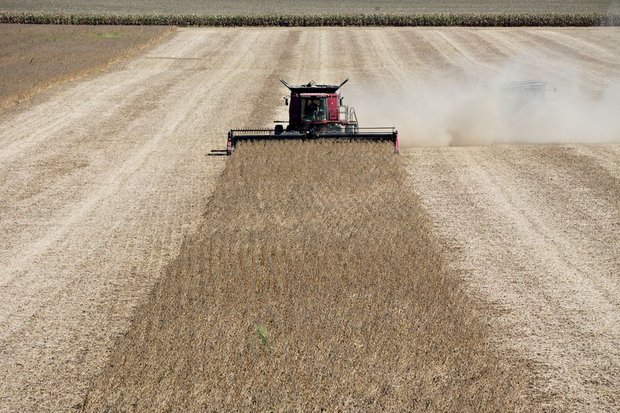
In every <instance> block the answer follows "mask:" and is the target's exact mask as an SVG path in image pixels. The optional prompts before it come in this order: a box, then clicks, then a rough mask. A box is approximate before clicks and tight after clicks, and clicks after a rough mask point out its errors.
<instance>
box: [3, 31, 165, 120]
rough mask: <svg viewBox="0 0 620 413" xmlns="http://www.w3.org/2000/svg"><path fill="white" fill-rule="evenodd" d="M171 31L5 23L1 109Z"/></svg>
mask: <svg viewBox="0 0 620 413" xmlns="http://www.w3.org/2000/svg"><path fill="white" fill-rule="evenodd" d="M168 32H170V29H169V28H165V27H139V28H132V27H122V26H114V27H110V26H98V27H92V26H41V25H36V26H35V25H10V24H5V25H0V49H1V50H2V54H0V79H1V82H2V83H1V85H2V87H1V88H0V108H1V107H2V106H6V105H7V104H15V103H19V101H21V100H23V99H24V98H25V97H27V96H29V95H31V94H32V93H35V92H36V91H37V90H40V89H43V88H45V87H48V86H49V85H50V84H53V83H55V82H59V81H63V80H67V79H70V78H75V77H78V76H81V75H84V74H87V73H94V72H96V71H97V70H100V69H102V68H103V67H105V66H106V65H108V64H110V63H111V62H112V61H114V60H116V59H119V58H121V57H127V56H128V54H129V53H130V52H135V51H136V49H140V48H141V47H144V46H145V44H148V43H150V42H154V41H156V40H157V39H159V38H161V36H163V35H164V34H166V33H168Z"/></svg>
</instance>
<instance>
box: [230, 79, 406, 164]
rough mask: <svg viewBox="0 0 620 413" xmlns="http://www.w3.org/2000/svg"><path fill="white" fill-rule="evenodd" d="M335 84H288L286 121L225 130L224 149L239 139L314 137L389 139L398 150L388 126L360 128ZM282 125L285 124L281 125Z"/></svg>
mask: <svg viewBox="0 0 620 413" xmlns="http://www.w3.org/2000/svg"><path fill="white" fill-rule="evenodd" d="M347 81H348V79H347V80H345V81H344V82H342V83H340V84H339V85H317V84H316V83H315V82H310V83H308V84H307V85H289V84H288V83H287V82H286V81H284V80H281V82H282V84H284V86H286V87H287V88H288V89H289V90H290V92H291V94H290V97H285V98H284V99H285V104H286V105H287V106H289V120H288V122H276V126H275V128H274V129H232V130H230V132H228V141H227V145H226V152H227V153H228V155H231V154H232V153H233V151H234V149H235V147H236V146H237V144H238V143H239V142H243V141H261V140H302V141H305V140H314V139H330V140H344V141H362V140H365V141H377V142H392V144H393V145H394V148H395V150H396V152H398V151H399V142H398V131H397V130H396V128H394V127H393V126H392V127H377V128H360V127H359V125H358V122H357V115H356V114H355V109H353V108H352V107H348V106H345V105H343V103H342V101H343V98H342V96H340V93H338V90H339V89H340V88H341V87H342V86H343V85H344V84H345V83H347ZM283 124H287V125H286V127H284V125H283Z"/></svg>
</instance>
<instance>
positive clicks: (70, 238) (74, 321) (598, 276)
mask: <svg viewBox="0 0 620 413" xmlns="http://www.w3.org/2000/svg"><path fill="white" fill-rule="evenodd" d="M619 34H620V30H618V29H616V28H591V29H574V28H564V29H534V28H522V29H468V28H458V29H457V28H435V29H422V28H417V29H397V28H389V29H385V28H381V29H378V28H365V29H360V28H356V29H354V28H316V29H297V28H288V29H247V28H246V29H233V28H230V29H179V30H177V31H176V32H175V33H173V34H172V35H171V36H169V37H167V38H165V40H164V41H162V42H160V43H158V44H156V45H154V46H152V47H149V48H148V49H145V51H144V53H143V54H142V55H140V56H136V57H134V58H132V59H128V60H126V61H124V62H122V63H119V64H117V65H115V66H113V67H112V68H110V69H109V70H107V71H105V72H104V73H101V74H99V75H97V76H90V77H87V78H84V79H82V80H80V81H77V82H71V83H66V84H62V85H59V86H57V87H55V88H52V89H50V90H48V91H46V92H45V93H43V94H41V95H39V96H37V98H36V99H34V100H32V101H29V103H28V105H20V107H14V108H12V109H10V110H8V111H5V112H3V113H2V114H0V123H1V125H2V128H0V160H1V162H0V185H1V188H0V191H1V193H2V197H0V226H1V228H2V231H0V268H2V269H3V270H2V271H1V272H0V411H3V412H4V411H7V412H9V411H10V412H12V411H42V412H56V411H80V410H85V411H106V410H107V411H131V410H132V409H137V410H142V411H175V410H176V411H187V410H188V409H189V410H192V409H201V408H202V409H205V410H230V409H233V408H242V409H245V410H248V409H255V410H269V409H273V410H285V409H291V408H299V409H302V410H309V409H319V408H321V407H323V408H326V409H327V410H335V409H342V410H391V409H394V410H402V409H403V408H406V409H409V410H416V409H417V410H430V411H445V410H453V411H485V410H488V411H491V410H493V411H498V410H499V411H515V410H517V411H518V410H522V411H532V410H536V409H541V410H546V411H610V412H611V411H617V410H618V408H619V407H620V395H619V393H618V390H617V389H618V385H619V383H620V368H619V366H620V351H619V350H618V348H620V347H619V346H618V345H617V344H618V342H619V341H620V329H619V327H618V326H619V325H620V320H619V318H620V311H619V310H620V308H619V307H620V302H619V301H618V297H620V294H619V292H620V286H619V285H618V277H617V268H618V267H620V256H619V255H618V245H620V240H619V239H618V234H619V231H618V223H619V222H620V216H619V215H620V208H618V205H619V203H620V194H619V193H618V188H619V187H620V185H619V181H620V162H618V159H619V158H620V147H619V146H618V145H617V144H607V145H563V146H562V145H560V146H558V145H537V146H522V145H513V144H504V145H495V146H487V147H438V148H437V147H435V148H406V149H405V150H403V153H402V155H401V156H396V155H394V154H393V153H392V150H391V148H390V147H389V145H370V144H320V143H317V144H307V145H303V144H301V143H289V144H275V143H274V144H269V145H242V146H240V148H239V151H238V152H237V153H236V154H235V155H234V156H233V157H232V158H226V157H219V156H210V155H212V152H211V151H212V150H214V149H222V147H223V143H224V139H225V135H226V132H227V130H228V129H229V128H230V127H233V126H235V127H243V126H268V125H269V124H270V122H271V121H272V120H273V119H277V118H280V117H282V116H284V114H283V112H282V109H281V108H280V105H281V96H282V95H283V93H284V92H285V91H283V90H282V88H281V87H279V86H278V80H279V79H280V78H285V79H288V80H291V81H298V82H301V81H308V80H311V79H316V80H320V81H325V82H336V81H340V80H342V78H343V77H350V78H351V81H350V84H349V85H347V86H346V88H347V89H345V90H344V93H345V95H347V96H348V95H349V94H350V95H351V96H355V97H357V100H353V99H349V102H350V103H352V104H354V105H355V104H356V103H358V102H359V103H360V112H359V116H360V118H361V119H362V121H363V119H372V117H373V116H372V115H373V114H372V112H371V111H369V109H368V108H369V107H370V108H372V107H373V106H372V103H373V102H372V99H371V101H370V102H368V101H365V100H364V92H366V91H370V90H373V91H381V90H384V91H387V93H388V95H389V94H390V93H391V92H394V93H396V91H402V90H403V85H407V84H410V83H411V82H413V83H414V84H415V83H416V82H418V83H419V82H423V81H424V79H425V78H426V77H427V76H435V75H436V74H437V73H442V74H444V75H445V77H446V78H454V79H463V80H467V79H471V78H476V77H490V76H494V75H497V74H498V73H503V72H504V68H505V67H506V65H507V64H509V63H511V62H514V61H519V60H521V59H523V57H525V62H526V64H524V65H523V73H524V74H525V75H529V74H542V75H543V76H544V79H543V80H553V79H558V82H559V83H558V84H559V85H560V86H565V85H566V84H567V83H570V81H571V80H572V79H573V78H574V77H573V76H572V75H569V74H567V66H566V62H567V60H568V61H570V68H571V70H577V71H578V72H579V73H580V79H582V80H583V85H580V87H582V89H583V90H584V91H585V92H584V93H585V94H587V95H588V96H590V95H592V96H598V95H600V94H601V93H603V91H605V90H606V89H607V88H608V86H609V85H610V84H613V83H614V82H615V81H616V80H617V79H618V75H619V70H620V61H619V60H620V58H619V56H620V50H619V49H620V43H618V42H616V41H614V39H617V38H618V35H619ZM356 85H357V86H356ZM349 88H350V89H349ZM356 88H357V89H356ZM362 109H363V110H362ZM364 115H365V116H366V118H364ZM394 116H395V118H394V122H395V123H396V122H398V121H399V120H398V119H397V118H398V112H397V111H395V112H394ZM373 121H374V120H373ZM397 126H398V124H397ZM403 126H404V125H403ZM404 130H407V129H404ZM403 133H404V132H403Z"/></svg>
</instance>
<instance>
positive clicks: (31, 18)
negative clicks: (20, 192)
mask: <svg viewBox="0 0 620 413" xmlns="http://www.w3.org/2000/svg"><path fill="white" fill-rule="evenodd" d="M0 23H22V24H87V25H162V26H216V27H224V26H229V27H235V26H285V27H286V26H306V27H307V26H473V27H515V26H620V15H614V14H600V13H570V14H567V13H564V14H555V13H516V14H507V13H490V14H465V13H464V14H355V15H346V14H340V15H315V16H313V15H306V16H304V15H280V14H274V15H238V16H217V15H195V14H188V15H134V16H127V15H106V14H46V13H42V14H36V13H0Z"/></svg>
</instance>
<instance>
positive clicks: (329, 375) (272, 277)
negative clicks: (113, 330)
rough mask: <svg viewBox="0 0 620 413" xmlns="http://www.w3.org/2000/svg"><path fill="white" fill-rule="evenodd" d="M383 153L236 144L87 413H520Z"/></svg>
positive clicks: (518, 383)
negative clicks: (193, 229)
mask: <svg viewBox="0 0 620 413" xmlns="http://www.w3.org/2000/svg"><path fill="white" fill-rule="evenodd" d="M441 257H442V255H441V246H440V244H439V243H438V242H437V241H436V240H435V239H434V238H433V237H432V235H431V232H430V225H429V222H428V218H427V216H426V215H425V213H424V212H423V211H422V209H421V207H420V203H419V200H418V198H417V197H416V196H415V195H414V194H413V192H412V191H411V190H410V189H409V188H408V183H407V178H406V172H405V170H404V168H403V167H402V166H401V160H400V158H399V157H398V156H395V155H394V154H393V149H392V148H391V146H390V145H387V144H371V143H367V144H360V143H297V142H295V143H288V142H282V143H275V142H271V143H267V144H265V143H262V144H242V145H240V147H239V148H238V150H237V152H236V153H235V155H234V156H233V157H232V158H231V159H230V161H229V163H228V165H227V167H226V169H225V171H224V173H223V176H222V177H221V180H220V182H219V183H218V186H217V188H216V190H215V192H214V194H213V197H212V199H211V201H210V204H209V205H208V210H207V211H206V215H205V223H204V225H202V227H201V228H200V230H199V231H198V232H197V233H196V234H195V235H193V236H190V237H188V238H187V239H186V240H185V241H184V243H183V245H182V248H181V252H180V255H179V256H178V258H177V259H176V260H175V261H174V262H173V263H172V264H171V265H170V266H169V268H168V270H167V273H166V276H165V277H164V278H163V279H162V281H161V282H160V283H159V284H158V286H157V287H156V288H155V290H154V291H153V294H152V296H151V298H150V300H149V301H148V302H147V303H146V304H145V305H144V306H143V307H142V308H141V309H140V311H138V313H137V315H136V318H135V319H134V322H133V324H132V327H131V329H130V330H129V332H128V333H127V335H126V336H125V337H124V338H123V339H122V340H121V341H120V342H119V344H118V347H117V349H116V351H115V353H114V355H113V357H112V359H111V360H110V363H109V366H108V367H107V369H106V371H105V372H104V374H103V375H102V376H101V377H99V379H98V380H97V381H96V382H95V383H94V386H93V387H92V389H91V391H90V392H89V396H88V398H87V400H86V403H85V408H84V409H85V411H89V412H90V411H110V412H113V411H150V412H155V411H233V410H244V411H248V410H259V411H266V410H272V409H273V410H291V409H301V410H304V411H307V410H319V409H327V410H330V411H333V410H337V409H340V410H357V411H360V410H361V411H367V410H400V411H403V410H407V411H418V410H431V411H477V412H480V411H518V410H530V411H531V406H529V407H528V406H525V401H524V400H525V396H526V394H525V392H526V387H527V386H526V378H525V377H526V376H524V374H523V369H522V367H520V366H519V365H516V363H512V365H510V363H507V362H506V361H505V360H501V359H500V358H499V357H498V356H497V355H496V354H495V353H494V352H493V350H492V349H491V348H490V347H489V345H488V344H487V338H488V331H487V327H486V326H485V323H484V322H483V320H481V319H480V318H479V316H478V315H476V313H475V311H474V310H472V305H471V303H470V302H469V301H468V299H467V298H466V297H465V296H464V295H463V294H462V293H461V290H460V289H459V286H458V281H457V278H456V277H454V275H452V274H450V273H448V272H447V270H446V269H445V268H444V265H443V264H442V258H441Z"/></svg>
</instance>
